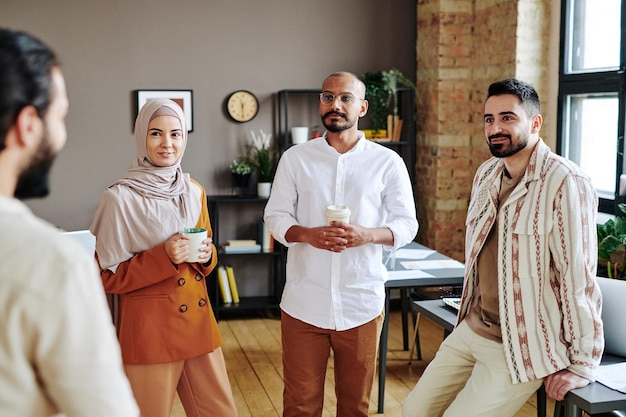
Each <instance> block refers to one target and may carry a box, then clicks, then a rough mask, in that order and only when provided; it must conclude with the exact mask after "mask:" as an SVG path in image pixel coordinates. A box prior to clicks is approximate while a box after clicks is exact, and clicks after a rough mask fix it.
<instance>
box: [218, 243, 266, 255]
mask: <svg viewBox="0 0 626 417" xmlns="http://www.w3.org/2000/svg"><path fill="white" fill-rule="evenodd" d="M260 252H261V245H259V244H258V243H255V244H254V245H235V246H230V245H224V253H260Z"/></svg>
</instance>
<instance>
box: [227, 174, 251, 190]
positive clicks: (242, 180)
mask: <svg viewBox="0 0 626 417" xmlns="http://www.w3.org/2000/svg"><path fill="white" fill-rule="evenodd" d="M251 176H252V174H232V177H233V187H241V188H247V187H248V184H250V177H251Z"/></svg>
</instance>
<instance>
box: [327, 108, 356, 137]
mask: <svg viewBox="0 0 626 417" xmlns="http://www.w3.org/2000/svg"><path fill="white" fill-rule="evenodd" d="M331 114H336V115H338V116H341V117H343V118H344V119H345V120H346V123H345V124H343V125H338V124H335V123H334V122H329V123H326V116H329V115H331ZM354 123H355V122H354V121H352V122H350V120H348V116H347V115H346V114H345V113H340V112H336V111H329V112H328V113H326V114H325V115H324V116H323V117H322V124H323V125H324V127H325V128H326V130H328V131H329V132H333V133H338V132H343V131H344V130H348V129H350V128H351V127H352V126H354Z"/></svg>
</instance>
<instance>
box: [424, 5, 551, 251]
mask: <svg viewBox="0 0 626 417" xmlns="http://www.w3.org/2000/svg"><path fill="white" fill-rule="evenodd" d="M549 12H550V0H418V1H417V94H418V105H417V167H416V180H417V181H416V190H415V191H416V192H415V195H416V203H417V215H418V219H419V222H420V231H419V233H418V238H417V240H418V241H419V242H421V243H423V244H425V245H427V246H429V247H431V248H433V249H437V250H438V251H439V252H442V253H444V254H446V255H448V256H451V257H453V258H455V259H458V260H460V261H464V259H465V256H464V237H465V215H466V213H467V206H468V203H469V195H470V191H471V184H472V179H473V177H474V173H475V171H476V169H477V168H478V165H480V163H481V162H483V161H484V160H486V159H487V158H488V157H489V156H490V154H489V150H488V148H487V145H486V144H485V139H484V135H483V121H482V119H483V117H482V116H483V104H484V97H485V93H486V90H487V87H488V86H489V84H491V83H492V82H494V81H498V80H500V79H504V78H510V77H516V78H519V79H522V80H524V81H527V82H529V83H531V84H533V85H534V86H535V88H536V89H537V91H538V93H539V96H540V97H544V96H546V94H544V92H545V86H544V83H545V82H543V81H542V77H543V76H544V75H545V71H546V64H545V63H546V62H547V43H548V36H549V35H548V29H547V26H548V25H547V22H548V20H549Z"/></svg>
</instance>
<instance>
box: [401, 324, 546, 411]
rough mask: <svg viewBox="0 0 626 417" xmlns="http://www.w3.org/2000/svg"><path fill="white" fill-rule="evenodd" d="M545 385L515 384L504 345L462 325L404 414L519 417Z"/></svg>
mask: <svg viewBox="0 0 626 417" xmlns="http://www.w3.org/2000/svg"><path fill="white" fill-rule="evenodd" d="M542 383H543V379H538V380H535V381H531V382H525V383H521V384H514V383H513V382H512V381H511V375H510V373H509V368H508V366H507V364H506V360H505V358H504V348H503V346H502V343H498V342H494V341H491V340H488V339H485V338H484V337H482V336H479V335H477V334H476V333H474V332H473V331H472V329H470V327H469V326H468V325H467V323H466V322H465V321H462V322H461V324H459V326H458V327H457V328H456V329H454V331H453V332H452V333H451V334H450V335H449V336H448V337H447V338H446V339H445V340H444V342H443V343H442V345H441V347H440V348H439V351H438V352H437V355H436V356H435V359H433V361H432V362H431V363H430V364H429V365H428V367H427V368H426V370H425V371H424V373H423V374H422V376H421V378H420V379H419V381H418V382H417V385H415V388H413V391H411V393H410V394H409V396H408V397H407V399H406V401H405V402H404V405H403V408H402V416H403V417H440V416H444V417H485V416H497V417H508V416H514V415H515V413H516V412H517V411H518V410H519V409H520V408H521V407H522V406H523V405H524V403H525V402H526V401H527V400H528V398H529V397H530V396H531V395H532V394H533V393H534V392H535V391H537V389H539V387H541V384H542Z"/></svg>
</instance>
